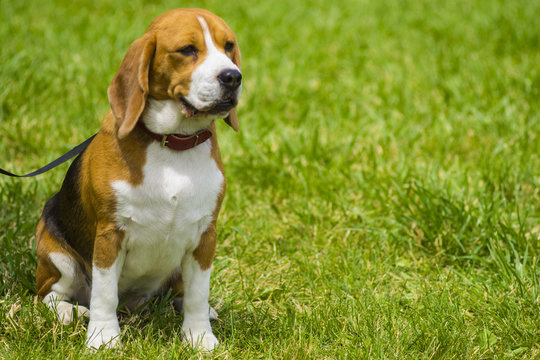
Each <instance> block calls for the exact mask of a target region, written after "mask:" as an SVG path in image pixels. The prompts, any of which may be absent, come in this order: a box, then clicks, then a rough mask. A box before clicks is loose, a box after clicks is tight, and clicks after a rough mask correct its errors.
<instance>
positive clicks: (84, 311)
mask: <svg viewBox="0 0 540 360" xmlns="http://www.w3.org/2000/svg"><path fill="white" fill-rule="evenodd" d="M89 313H90V312H89V311H88V308H86V307H84V306H82V305H73V304H70V303H68V302H66V301H59V302H58V304H57V305H56V315H58V319H59V320H60V322H62V324H64V325H68V324H71V322H72V321H73V320H74V319H75V318H77V319H80V318H82V317H88V314H89Z"/></svg>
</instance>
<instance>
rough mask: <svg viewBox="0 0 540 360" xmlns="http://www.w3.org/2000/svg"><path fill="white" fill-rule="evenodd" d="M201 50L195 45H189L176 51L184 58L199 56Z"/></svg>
mask: <svg viewBox="0 0 540 360" xmlns="http://www.w3.org/2000/svg"><path fill="white" fill-rule="evenodd" d="M198 51H199V50H197V48H196V47H195V45H187V46H184V47H182V48H180V49H178V50H176V52H177V53H180V54H182V55H184V56H193V55H197V52H198Z"/></svg>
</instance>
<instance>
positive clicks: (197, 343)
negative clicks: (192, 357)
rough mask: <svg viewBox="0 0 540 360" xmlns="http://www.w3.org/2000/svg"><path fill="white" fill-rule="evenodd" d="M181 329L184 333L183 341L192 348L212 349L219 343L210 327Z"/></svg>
mask: <svg viewBox="0 0 540 360" xmlns="http://www.w3.org/2000/svg"><path fill="white" fill-rule="evenodd" d="M182 330H183V331H184V334H185V337H184V342H185V343H188V344H190V345H191V346H192V347H194V348H197V349H201V350H204V351H212V350H213V349H214V348H215V347H216V346H217V344H218V343H219V342H218V339H217V338H216V337H215V336H214V334H213V333H212V329H211V328H210V327H208V328H205V329H194V328H187V329H186V328H184V329H182Z"/></svg>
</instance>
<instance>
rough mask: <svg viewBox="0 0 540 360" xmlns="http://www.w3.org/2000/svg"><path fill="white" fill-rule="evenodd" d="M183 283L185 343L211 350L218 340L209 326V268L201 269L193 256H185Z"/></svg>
mask: <svg viewBox="0 0 540 360" xmlns="http://www.w3.org/2000/svg"><path fill="white" fill-rule="evenodd" d="M182 279H183V282H184V301H183V307H184V323H183V325H182V330H183V332H184V335H185V341H186V342H188V343H190V344H191V345H192V346H194V347H201V348H202V349H204V350H212V349H213V348H214V347H215V346H216V345H217V344H218V340H217V339H216V337H215V336H214V334H213V333H212V327H211V326H210V306H209V305H208V296H209V293H210V267H208V268H207V269H202V268H201V265H200V264H199V262H198V261H197V260H196V259H195V257H194V256H193V254H187V255H186V256H185V258H184V260H183V262H182Z"/></svg>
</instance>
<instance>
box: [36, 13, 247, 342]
mask: <svg viewBox="0 0 540 360" xmlns="http://www.w3.org/2000/svg"><path fill="white" fill-rule="evenodd" d="M241 82H242V75H241V73H240V52H239V49H238V44H237V41H236V37H235V35H234V33H233V32H232V31H231V29H230V28H229V27H228V26H227V24H226V23H225V22H224V21H223V20H222V19H221V18H219V17H217V16H216V15H214V14H212V13H210V12H208V11H205V10H200V9H176V10H171V11H168V12H166V13H164V14H163V15H161V16H159V17H157V18H156V19H154V21H152V23H151V24H150V26H149V28H148V29H147V31H146V32H145V33H144V35H143V36H142V37H141V38H139V39H137V40H136V41H135V42H133V44H132V45H131V46H130V47H129V50H128V51H127V54H126V56H125V57H124V59H123V61H122V63H121V65H120V69H119V70H118V73H117V74H116V75H115V76H114V78H113V80H112V83H111V85H110V86H109V89H108V97H109V102H110V104H111V110H110V111H109V112H108V113H107V114H106V115H105V118H104V119H103V121H102V126H101V129H100V130H99V132H98V134H97V135H96V137H95V138H94V139H93V141H92V142H91V144H90V145H89V146H88V148H87V149H86V150H85V151H84V152H83V153H82V154H81V155H79V156H78V157H77V158H76V159H75V160H74V162H73V163H72V164H71V166H70V168H69V170H68V172H67V175H66V177H65V179H64V182H63V184H62V187H61V189H60V191H59V192H58V193H57V194H56V195H54V196H53V197H52V198H51V199H49V200H48V201H47V203H46V205H45V208H44V210H43V214H42V216H41V218H40V221H39V224H38V225H37V229H36V243H37V257H38V265H37V274H36V281H37V289H38V295H39V296H41V297H42V298H43V301H44V302H45V303H46V304H47V305H48V306H49V307H50V308H51V309H52V310H54V311H55V312H56V314H57V315H58V318H59V319H60V321H62V322H64V323H69V322H71V321H72V320H73V319H74V317H75V316H77V317H81V316H85V315H89V317H90V320H89V323H88V331H87V336H86V345H87V347H89V348H94V349H97V348H99V347H101V346H106V347H111V346H114V345H115V344H117V343H119V335H120V327H119V325H118V318H117V315H116V309H117V306H118V304H119V301H120V302H122V303H125V304H126V306H128V307H129V308H136V307H138V306H140V305H143V304H145V303H146V301H147V299H148V298H149V297H151V296H152V295H154V294H159V293H163V292H166V291H169V289H172V291H173V293H174V294H175V296H176V297H175V299H174V302H175V305H176V306H177V307H180V308H181V310H182V311H183V313H184V320H183V324H182V331H183V334H184V341H185V342H187V343H190V344H192V345H193V346H199V347H202V348H203V349H205V350H211V349H213V348H214V347H215V346H216V345H217V344H218V340H217V339H216V337H215V336H214V334H213V333H212V328H211V326H210V319H211V318H213V317H217V314H216V313H215V312H214V311H213V309H211V308H210V307H209V305H208V296H209V282H210V269H211V266H212V260H213V257H214V251H215V246H216V220H217V216H218V213H219V209H220V206H221V202H222V200H223V196H224V194H225V178H224V173H223V165H222V162H221V155H220V151H219V147H218V142H217V137H216V127H215V124H214V120H215V119H217V118H223V119H225V121H226V123H227V124H229V125H230V126H231V127H232V128H233V129H234V130H235V131H238V118H237V115H236V105H237V103H238V98H239V96H240V92H241ZM73 303H75V304H77V305H74V304H73ZM88 307H89V309H88Z"/></svg>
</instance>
